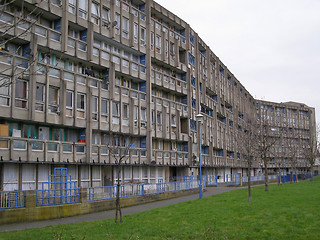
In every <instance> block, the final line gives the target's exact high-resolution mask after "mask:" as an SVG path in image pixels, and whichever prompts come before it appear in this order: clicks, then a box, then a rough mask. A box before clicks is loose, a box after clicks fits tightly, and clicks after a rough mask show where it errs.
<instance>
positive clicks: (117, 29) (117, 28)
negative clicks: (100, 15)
mask: <svg viewBox="0 0 320 240" xmlns="http://www.w3.org/2000/svg"><path fill="white" fill-rule="evenodd" d="M115 21H116V23H117V25H116V26H115V34H117V35H120V14H118V13H116V15H115Z"/></svg>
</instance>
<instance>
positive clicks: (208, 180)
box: [204, 175, 218, 186]
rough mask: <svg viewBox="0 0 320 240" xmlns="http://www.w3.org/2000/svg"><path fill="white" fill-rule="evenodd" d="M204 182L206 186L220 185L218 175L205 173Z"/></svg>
mask: <svg viewBox="0 0 320 240" xmlns="http://www.w3.org/2000/svg"><path fill="white" fill-rule="evenodd" d="M204 183H205V185H206V186H218V175H205V176H204Z"/></svg>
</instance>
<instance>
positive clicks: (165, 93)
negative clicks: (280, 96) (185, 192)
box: [0, 0, 314, 190]
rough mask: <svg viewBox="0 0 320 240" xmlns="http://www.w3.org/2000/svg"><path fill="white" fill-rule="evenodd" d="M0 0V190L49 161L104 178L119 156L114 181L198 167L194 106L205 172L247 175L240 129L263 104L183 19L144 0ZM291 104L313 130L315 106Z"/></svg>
mask: <svg viewBox="0 0 320 240" xmlns="http://www.w3.org/2000/svg"><path fill="white" fill-rule="evenodd" d="M0 8H1V13H0V29H1V43H2V44H1V51H0V69H1V78H0V81H1V88H0V112H1V114H0V124H1V125H0V128H1V129H0V156H1V160H0V172H1V184H0V185H1V189H2V190H13V189H25V190H28V189H37V188H39V186H40V185H41V182H46V181H47V179H48V175H49V174H51V173H52V172H53V169H54V168H55V167H66V168H67V169H68V173H69V174H71V175H72V177H73V179H74V180H78V184H79V186H81V187H89V186H104V185H112V184H113V183H114V182H115V181H116V178H115V166H116V165H117V161H118V160H117V159H118V157H119V156H123V155H125V156H126V157H125V158H124V159H123V164H122V172H121V181H122V183H130V182H131V183H137V182H161V181H163V182H165V181H169V180H170V179H174V178H175V177H178V176H192V175H194V176H197V175H198V167H199V161H198V158H199V148H198V143H199V142H198V137H197V136H198V132H197V130H198V127H197V126H198V125H197V120H196V115H197V114H199V113H201V114H203V115H204V117H203V122H202V125H201V126H202V141H201V143H202V146H201V148H202V155H201V156H202V166H203V169H204V173H205V174H217V175H219V176H220V178H219V181H223V179H224V178H225V175H226V174H234V173H241V174H243V175H246V166H247V163H246V159H245V157H244V154H243V153H242V150H241V148H240V147H239V144H238V140H237V139H239V134H241V133H243V132H244V130H245V128H246V126H247V124H248V123H250V122H252V121H256V120H257V117H256V115H257V103H258V104H259V103H260V106H261V107H262V105H263V104H262V102H259V101H256V100H255V99H254V98H253V97H252V96H251V95H250V93H249V92H248V91H247V90H246V89H245V87H244V86H243V85H242V84H241V83H240V82H239V81H238V80H237V79H236V77H235V76H234V75H233V74H232V73H231V72H230V71H229V69H228V68H227V67H226V66H225V65H224V64H223V63H222V62H221V61H220V59H219V58H218V57H217V56H216V55H215V54H214V53H213V52H212V51H211V50H210V47H209V46H207V45H206V44H205V43H204V42H203V41H202V39H201V38H200V37H199V36H198V35H197V33H196V32H195V31H194V30H193V29H192V28H191V27H190V26H189V25H188V23H186V22H184V21H183V20H182V19H180V18H179V17H177V16H175V15H174V14H173V13H171V12H169V11H168V10H166V9H165V8H164V7H162V6H160V5H159V4H157V3H156V2H154V1H145V0H124V1H120V0H101V1H99V0H98V1H91V0H81V1H80V0H69V1H60V0H46V1H45V0H27V1H19V0H16V1H2V2H1V6H0ZM270 104H271V105H275V106H278V104H275V103H270ZM281 106H283V105H281ZM295 109H296V110H297V111H298V113H299V114H298V116H300V111H303V112H304V113H303V114H302V117H303V119H306V120H305V121H308V122H309V124H308V125H307V124H305V125H303V129H305V132H304V133H305V134H309V135H310V133H311V132H313V131H314V110H313V111H312V112H311V110H310V108H306V107H305V106H303V107H301V106H297V107H296V108H295ZM300 109H302V110H300ZM259 111H260V110H259ZM280 117H282V115H281V116H280ZM286 118H287V119H289V116H286ZM252 119H254V120H252ZM298 127H300V125H299V126H298ZM307 132H308V133H307ZM253 167H254V169H253V174H257V173H258V172H259V171H260V168H261V166H260V164H259V161H258V160H257V161H256V162H255V164H254V166H253ZM271 167H272V166H271ZM303 168H304V167H303V166H302V165H301V169H300V170H303Z"/></svg>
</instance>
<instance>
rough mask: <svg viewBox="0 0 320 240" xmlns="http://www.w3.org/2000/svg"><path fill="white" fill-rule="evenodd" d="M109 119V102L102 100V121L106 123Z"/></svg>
mask: <svg viewBox="0 0 320 240" xmlns="http://www.w3.org/2000/svg"><path fill="white" fill-rule="evenodd" d="M107 119H108V100H106V99H101V120H102V121H104V122H106V121H107Z"/></svg>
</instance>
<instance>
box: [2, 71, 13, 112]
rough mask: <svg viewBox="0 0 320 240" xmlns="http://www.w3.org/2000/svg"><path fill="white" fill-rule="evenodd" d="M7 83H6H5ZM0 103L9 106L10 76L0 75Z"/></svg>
mask: <svg viewBox="0 0 320 240" xmlns="http://www.w3.org/2000/svg"><path fill="white" fill-rule="evenodd" d="M7 83H8V84H7ZM0 85H2V86H1V87H0V105H3V106H9V104H10V95H11V94H10V78H9V77H7V76H3V75H0Z"/></svg>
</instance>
